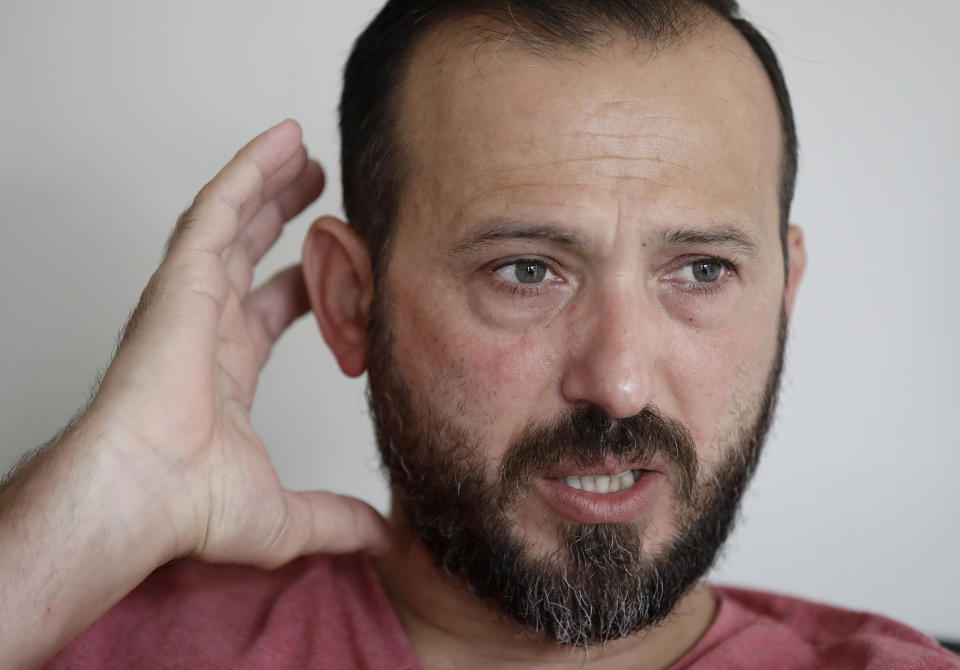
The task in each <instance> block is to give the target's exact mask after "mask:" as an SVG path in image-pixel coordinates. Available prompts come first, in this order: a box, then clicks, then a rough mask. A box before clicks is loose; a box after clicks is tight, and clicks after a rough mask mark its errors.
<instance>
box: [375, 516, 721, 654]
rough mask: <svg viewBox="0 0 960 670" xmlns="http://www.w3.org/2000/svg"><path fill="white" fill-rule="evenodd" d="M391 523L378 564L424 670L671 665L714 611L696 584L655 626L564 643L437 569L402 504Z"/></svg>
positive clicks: (703, 629) (705, 591)
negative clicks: (391, 537)
mask: <svg viewBox="0 0 960 670" xmlns="http://www.w3.org/2000/svg"><path fill="white" fill-rule="evenodd" d="M391 523H392V525H393V526H394V532H395V544H394V546H395V549H394V551H393V552H392V553H390V554H389V555H387V556H384V557H382V558H380V559H379V560H378V561H377V571H378V573H379V575H380V579H381V581H382V582H383V586H384V589H385V590H386V592H387V595H388V596H389V598H390V601H391V602H392V604H393V607H394V609H395V610H396V612H397V616H398V618H399V619H400V623H401V625H402V626H403V628H404V631H405V632H406V634H407V637H408V639H409V640H410V644H411V647H412V648H413V651H414V653H415V654H416V655H417V658H418V659H419V660H420V663H421V665H422V666H423V668H424V670H441V669H445V668H463V667H468V668H469V667H483V668H491V669H498V670H499V669H503V670H507V669H512V668H518V669H519V668H523V669H524V670H530V669H532V668H564V667H575V668H593V667H595V666H596V667H599V666H600V665H601V664H602V666H603V668H604V670H619V669H620V668H631V669H632V670H641V669H653V668H667V667H669V666H670V665H672V664H673V663H674V662H676V661H677V660H679V659H680V658H681V657H682V656H683V655H684V654H685V653H686V652H687V651H688V650H690V649H691V648H692V647H693V646H694V645H695V644H696V642H697V640H699V639H700V638H701V637H702V636H703V634H704V633H705V632H706V630H707V629H708V628H709V627H710V624H711V623H712V622H713V619H714V616H715V615H716V609H717V604H716V600H715V598H714V596H713V593H712V592H711V591H710V589H709V587H708V586H706V584H698V585H697V586H695V587H694V588H693V589H691V591H690V592H689V593H688V594H687V595H686V596H684V597H683V598H682V599H681V600H680V602H679V603H678V604H677V606H676V607H675V608H674V610H673V613H672V614H671V615H670V617H669V618H668V619H667V620H666V621H665V622H663V623H661V624H658V625H657V626H654V627H651V628H650V629H647V630H644V631H641V632H639V633H636V634H634V635H631V636H629V637H626V638H623V639H621V640H617V641H616V642H611V643H608V644H606V645H604V646H602V647H600V646H597V647H590V648H589V649H587V650H584V649H583V648H570V647H564V646H560V645H558V644H556V643H554V642H552V641H551V640H549V639H547V638H545V637H544V636H542V635H540V634H536V633H533V632H529V631H525V630H523V629H521V628H520V627H519V626H518V625H517V624H515V623H514V622H512V621H509V620H507V619H505V618H504V617H502V616H500V615H499V614H498V613H496V612H495V611H494V610H492V609H491V608H490V607H489V606H488V605H487V604H486V603H484V602H482V601H480V600H479V599H477V598H476V597H475V596H474V595H473V594H472V593H471V592H470V590H469V589H468V588H467V587H466V586H465V585H464V584H462V583H461V582H460V581H459V580H457V579H456V578H453V577H451V576H450V575H447V574H445V573H444V572H442V571H441V570H438V569H437V568H436V566H435V565H434V562H433V558H432V557H431V556H430V555H429V553H428V552H427V551H426V549H424V547H423V546H422V545H421V544H420V543H419V542H418V541H417V539H416V537H415V535H414V533H413V532H412V530H411V529H410V528H409V526H408V525H407V524H406V523H405V521H404V519H402V518H401V515H400V514H398V513H397V508H396V506H395V507H394V511H393V513H392V514H391Z"/></svg>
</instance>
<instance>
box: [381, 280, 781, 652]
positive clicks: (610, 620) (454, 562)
mask: <svg viewBox="0 0 960 670" xmlns="http://www.w3.org/2000/svg"><path fill="white" fill-rule="evenodd" d="M383 293H384V292H381V293H379V294H378V295H377V297H376V298H375V300H374V303H373V305H372V307H371V317H370V324H369V328H368V336H369V337H368V342H369V347H368V368H369V387H368V401H369V404H370V410H371V414H372V416H373V419H374V425H375V429H376V436H377V444H378V447H379V449H380V454H381V457H382V458H383V463H384V467H385V469H386V471H387V474H388V476H389V479H390V484H391V487H392V490H393V494H394V498H395V502H396V503H397V504H399V505H400V508H401V509H402V511H403V513H404V514H405V516H406V519H407V520H408V522H409V523H410V525H411V527H412V528H413V530H414V532H415V533H416V535H417V537H418V538H419V540H420V541H421V542H422V544H423V545H424V546H425V547H426V548H427V550H428V551H429V552H430V553H431V555H432V556H433V557H434V559H435V561H436V563H437V565H438V566H439V567H440V568H441V569H442V570H444V571H445V572H447V573H448V574H450V575H452V576H454V577H457V578H459V579H461V580H462V581H463V582H464V583H465V584H466V585H467V586H468V587H469V588H470V589H471V590H472V592H473V593H474V594H475V595H476V596H477V597H479V598H481V599H482V600H483V601H485V602H486V603H488V604H489V605H491V606H492V607H493V608H494V609H495V610H496V611H498V612H500V613H501V614H503V615H505V616H507V617H509V618H510V619H512V620H514V621H515V622H517V623H519V624H520V625H521V626H523V627H524V628H526V629H528V630H533V631H536V632H538V633H542V634H544V635H546V636H547V637H548V638H550V639H552V640H554V641H556V642H558V643H561V644H566V645H573V646H578V645H579V646H586V645H589V644H602V643H605V642H609V641H612V640H617V639H620V638H623V637H625V636H627V635H630V634H632V633H635V632H637V631H640V630H642V629H645V628H648V627H650V626H653V625H655V624H657V623H660V622H662V621H663V620H664V619H665V618H666V617H667V616H668V615H669V614H670V612H671V611H673V609H674V608H675V606H676V604H677V602H678V601H679V600H680V598H681V597H683V595H685V594H686V593H687V592H688V591H689V590H690V589H691V588H692V587H693V586H694V585H695V584H696V583H697V582H698V581H699V580H700V578H701V577H702V576H703V575H705V574H706V572H707V571H708V570H709V569H710V567H711V565H712V564H713V562H714V560H715V559H716V556H717V555H718V553H719V550H720V548H721V547H722V545H723V543H724V542H725V541H726V538H727V536H728V535H729V533H730V531H731V530H732V528H733V525H734V521H735V519H736V515H737V510H738V507H739V503H740V499H741V497H742V495H743V492H744V490H745V489H746V486H747V484H748V482H749V480H750V478H751V477H752V475H753V473H754V471H755V469H756V466H757V462H758V460H759V456H760V451H761V447H762V444H763V440H764V437H765V435H766V433H767V430H768V428H769V425H770V422H771V419H772V416H773V411H774V407H775V405H776V398H777V390H778V388H779V380H780V372H781V369H782V363H783V351H784V342H785V337H786V330H785V328H786V319H785V316H784V315H783V314H782V313H781V319H780V331H779V334H778V346H777V352H776V357H775V360H774V363H773V366H772V368H771V370H770V373H769V375H768V378H767V382H766V387H765V389H764V391H763V394H762V396H761V397H760V398H759V402H758V403H757V404H756V405H754V407H753V408H752V410H753V411H752V412H750V414H751V419H752V422H751V424H750V425H749V426H747V427H741V428H740V429H739V432H738V434H737V435H735V436H734V437H733V438H732V440H731V443H730V444H727V445H723V446H724V448H723V449H722V453H723V454H724V460H723V461H722V462H720V463H718V464H717V465H716V466H715V467H714V468H713V469H712V472H710V473H707V476H706V477H704V478H703V479H704V480H705V481H701V477H700V473H699V472H698V463H699V459H698V457H697V451H696V445H695V444H694V441H693V439H692V436H691V435H690V433H689V431H688V430H687V429H686V427H685V426H683V424H682V423H680V422H678V421H676V420H674V419H671V418H669V417H665V416H663V415H662V414H661V413H660V412H658V411H657V410H656V409H655V408H653V407H648V408H644V410H643V411H641V412H640V413H639V414H637V415H636V416H633V417H629V418H626V419H611V418H610V417H609V416H608V415H607V414H606V412H604V410H602V409H601V408H599V407H596V406H590V407H585V408H580V409H576V410H572V411H570V412H568V413H566V414H564V415H563V416H561V417H559V418H558V419H557V420H556V421H554V422H552V423H547V424H535V425H531V426H529V427H527V429H526V430H524V431H523V432H522V434H521V435H520V437H519V439H517V440H515V441H514V443H513V444H511V445H510V447H509V449H508V451H507V453H506V456H505V458H504V460H503V462H502V464H501V466H500V468H499V472H498V477H497V478H496V480H494V481H488V480H487V478H486V477H485V476H484V473H483V468H482V466H481V465H480V464H481V463H482V460H481V458H480V456H481V454H480V453H479V446H480V445H478V444H477V443H476V441H475V440H472V439H471V438H470V436H469V435H467V434H466V433H465V431H463V430H462V429H461V428H459V427H458V426H456V425H454V424H453V422H451V421H449V420H447V419H445V418H444V417H442V416H439V415H438V414H437V412H436V411H434V409H433V408H431V407H428V406H426V405H425V403H423V402H422V401H421V402H417V401H418V400H420V398H418V396H417V395H416V394H415V393H414V392H413V389H412V388H410V386H409V385H408V384H407V383H406V380H405V379H404V378H403V376H402V375H401V373H400V370H399V369H398V367H397V365H396V362H395V361H394V359H393V333H392V325H391V321H392V320H391V318H390V314H389V311H388V310H389V307H388V305H389V299H388V298H387V297H386V296H384V295H383ZM744 411H745V413H746V411H747V410H744ZM752 417H755V418H752ZM609 455H614V456H618V457H620V458H621V459H623V460H634V459H638V458H639V459H646V458H652V457H654V456H657V457H659V458H660V459H661V460H662V461H664V462H666V463H667V464H668V466H669V467H668V469H669V470H670V484H671V487H672V489H673V492H674V495H675V498H676V500H677V508H676V510H675V511H676V517H675V518H676V530H675V532H674V535H673V536H672V537H671V539H670V541H669V542H668V544H667V545H666V546H665V547H664V548H663V549H662V550H661V551H659V552H658V553H657V554H655V555H651V554H650V552H649V551H644V546H643V545H644V532H645V528H643V527H639V526H638V525H637V524H635V523H631V524H578V523H572V522H566V521H558V522H557V523H556V530H557V534H558V537H559V540H560V548H559V549H558V550H557V551H555V552H554V553H552V554H550V555H548V556H545V557H540V558H537V557H533V556H531V555H530V554H531V552H530V549H529V546H528V543H527V542H526V541H525V539H524V538H523V537H522V536H518V533H517V532H516V530H515V529H514V527H513V524H512V523H511V521H510V519H509V517H508V513H509V511H510V509H511V507H512V506H513V505H514V504H515V503H516V500H517V498H518V496H521V495H523V493H524V492H525V491H526V490H527V489H528V487H529V483H530V480H531V478H532V477H536V476H542V475H543V473H544V472H546V471H548V470H549V469H550V467H551V466H554V465H557V464H558V463H561V462H564V461H569V460H573V461H576V462H579V463H580V464H581V465H583V466H585V467H589V466H591V465H596V464H598V463H600V462H602V461H603V460H604V458H605V457H607V456H609Z"/></svg>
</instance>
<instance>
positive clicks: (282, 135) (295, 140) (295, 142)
mask: <svg viewBox="0 0 960 670" xmlns="http://www.w3.org/2000/svg"><path fill="white" fill-rule="evenodd" d="M301 138H302V132H301V129H300V125H299V124H298V123H297V122H296V121H293V120H291V119H288V120H286V121H283V122H281V123H279V124H277V125H276V126H274V127H273V128H270V129H269V130H266V131H264V132H263V133H261V134H260V135H258V136H257V137H255V138H254V139H253V140H251V141H250V142H249V143H248V144H247V145H246V146H245V147H244V148H243V149H241V150H240V151H239V152H237V154H236V156H234V157H233V159H232V160H231V161H230V162H229V163H227V165H226V166H224V168H223V169H222V170H220V172H219V173H217V175H216V176H215V177H214V178H213V179H212V180H211V181H210V182H209V183H208V184H207V185H206V186H204V187H203V188H202V189H201V190H200V193H199V194H197V197H196V199H195V200H194V203H193V205H192V206H191V207H190V209H188V210H187V211H186V212H184V214H183V215H182V216H181V217H180V220H179V221H178V222H177V227H176V229H175V230H174V233H173V236H172V237H171V240H170V243H169V249H170V255H172V254H174V253H176V251H177V249H178V248H181V247H186V248H190V249H200V250H203V251H207V252H210V253H214V254H218V255H219V254H220V253H221V252H223V250H224V249H226V248H227V247H228V246H229V245H230V244H231V243H232V242H233V241H234V239H235V238H236V236H237V234H238V233H239V232H240V231H241V230H242V227H243V225H244V224H245V223H246V222H247V221H249V220H250V218H252V217H253V216H254V215H255V214H256V213H257V212H258V211H259V209H260V206H261V205H262V203H263V201H264V195H265V193H266V190H265V189H266V187H267V186H268V185H269V186H270V188H271V189H272V191H273V192H277V191H279V190H282V189H283V188H284V187H285V186H286V183H289V182H290V181H292V180H293V178H294V177H296V175H297V174H299V172H300V169H299V168H297V169H294V168H296V167H297V166H296V162H294V165H293V166H290V165H289V164H290V163H291V159H294V161H295V160H296V157H297V156H298V155H299V154H300V152H301ZM304 155H305V154H304ZM275 177H276V178H275ZM284 180H286V183H284Z"/></svg>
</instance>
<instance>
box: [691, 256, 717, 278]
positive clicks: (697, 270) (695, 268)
mask: <svg viewBox="0 0 960 670" xmlns="http://www.w3.org/2000/svg"><path fill="white" fill-rule="evenodd" d="M691 266H692V272H693V278H694V280H695V281H698V282H702V283H710V282H715V281H717V280H718V279H720V277H722V276H723V271H724V269H725V268H724V267H723V264H722V263H718V262H717V261H696V262H695V263H691Z"/></svg>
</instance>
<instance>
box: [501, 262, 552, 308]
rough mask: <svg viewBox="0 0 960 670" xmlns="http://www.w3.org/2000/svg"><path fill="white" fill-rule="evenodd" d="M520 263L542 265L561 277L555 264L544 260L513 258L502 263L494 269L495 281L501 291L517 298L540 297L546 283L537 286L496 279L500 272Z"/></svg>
mask: <svg viewBox="0 0 960 670" xmlns="http://www.w3.org/2000/svg"><path fill="white" fill-rule="evenodd" d="M520 263H530V264H531V265H542V266H544V267H545V268H546V269H547V271H548V272H550V273H552V274H554V275H556V276H559V273H558V272H557V270H556V267H555V266H554V264H553V263H550V262H548V261H546V260H544V259H542V258H528V257H520V258H511V259H509V260H505V261H501V262H499V263H497V264H496V265H495V266H494V267H493V268H492V270H491V274H492V275H493V276H494V277H495V279H494V281H495V282H496V284H497V286H498V287H499V288H500V289H501V290H503V291H506V292H508V293H509V294H510V295H512V296H517V297H520V298H529V297H535V296H538V295H540V293H541V292H542V290H543V287H544V282H540V283H537V284H520V283H512V282H506V281H503V280H501V279H499V278H496V274H497V273H498V272H499V271H500V270H502V269H504V268H508V267H511V266H513V265H519V264H520Z"/></svg>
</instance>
